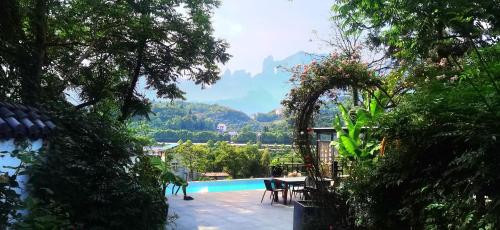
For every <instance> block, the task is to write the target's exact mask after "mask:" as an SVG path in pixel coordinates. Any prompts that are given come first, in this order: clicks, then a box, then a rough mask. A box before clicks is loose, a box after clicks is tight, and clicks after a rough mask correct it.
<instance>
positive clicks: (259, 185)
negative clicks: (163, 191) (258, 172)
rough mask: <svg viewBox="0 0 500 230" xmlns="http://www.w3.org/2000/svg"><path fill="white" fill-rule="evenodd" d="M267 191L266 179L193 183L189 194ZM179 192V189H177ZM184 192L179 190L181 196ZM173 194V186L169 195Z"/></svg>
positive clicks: (188, 188)
mask: <svg viewBox="0 0 500 230" xmlns="http://www.w3.org/2000/svg"><path fill="white" fill-rule="evenodd" d="M257 189H265V186H264V179H241V180H218V181H191V182H189V186H188V187H187V193H197V192H229V191H244V190H257ZM176 190H177V188H176ZM181 193H182V191H181V190H179V194H181ZM169 194H172V185H169V186H168V187H167V195H169Z"/></svg>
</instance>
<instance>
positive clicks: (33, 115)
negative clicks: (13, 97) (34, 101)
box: [0, 102, 56, 140]
mask: <svg viewBox="0 0 500 230" xmlns="http://www.w3.org/2000/svg"><path fill="white" fill-rule="evenodd" d="M55 128H56V125H55V124H54V123H53V122H52V121H51V120H50V118H49V117H48V116H47V115H46V114H44V113H43V112H42V110H40V109H37V108H34V107H31V106H24V105H20V104H13V103H8V102H0V140H4V139H10V138H16V139H17V138H30V139H38V138H44V137H46V136H48V135H49V134H50V131H52V130H53V129H55Z"/></svg>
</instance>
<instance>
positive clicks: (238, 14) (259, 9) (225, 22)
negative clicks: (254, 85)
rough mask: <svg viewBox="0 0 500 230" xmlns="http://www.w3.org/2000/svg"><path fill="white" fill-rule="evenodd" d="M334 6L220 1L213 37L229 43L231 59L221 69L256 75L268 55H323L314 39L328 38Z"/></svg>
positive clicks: (311, 1)
mask: <svg viewBox="0 0 500 230" xmlns="http://www.w3.org/2000/svg"><path fill="white" fill-rule="evenodd" d="M333 3H334V2H333V1H329V0H223V1H222V5H221V6H220V7H219V8H218V9H216V10H215V12H214V15H213V26H214V34H215V36H216V37H218V38H223V39H225V40H227V41H228V42H229V44H230V45H231V47H230V49H229V53H230V54H232V55H233V58H232V59H231V60H230V61H229V62H228V63H227V64H226V65H225V66H224V67H222V70H225V69H230V70H233V71H234V70H240V69H244V70H246V71H248V72H251V73H252V74H256V73H259V72H260V71H261V70H262V61H263V60H264V59H265V58H266V57H267V56H269V55H272V56H273V57H274V59H275V60H280V59H283V58H285V57H288V56H290V55H292V54H294V53H296V52H298V51H305V52H310V53H325V52H326V51H325V49H324V47H322V44H321V42H318V41H317V40H318V39H317V36H319V37H320V38H327V37H328V34H329V33H330V31H331V30H330V27H331V23H330V21H329V18H330V8H331V6H332V5H333ZM313 31H317V33H318V35H315V34H314V33H313ZM311 40H312V41H311Z"/></svg>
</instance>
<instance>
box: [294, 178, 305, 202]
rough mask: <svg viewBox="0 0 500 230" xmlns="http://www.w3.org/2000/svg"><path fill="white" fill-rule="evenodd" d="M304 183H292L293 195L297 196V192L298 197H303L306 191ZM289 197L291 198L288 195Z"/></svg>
mask: <svg viewBox="0 0 500 230" xmlns="http://www.w3.org/2000/svg"><path fill="white" fill-rule="evenodd" d="M304 185H305V182H304V184H303V185H293V186H292V195H293V197H297V194H299V199H302V198H303V197H304V193H305V192H306V190H305V186H304ZM290 199H291V197H290Z"/></svg>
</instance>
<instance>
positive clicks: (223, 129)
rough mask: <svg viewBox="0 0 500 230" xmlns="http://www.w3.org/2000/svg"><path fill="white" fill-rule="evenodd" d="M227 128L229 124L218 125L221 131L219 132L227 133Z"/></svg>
mask: <svg viewBox="0 0 500 230" xmlns="http://www.w3.org/2000/svg"><path fill="white" fill-rule="evenodd" d="M226 130H227V126H226V125H225V124H222V123H220V124H218V125H217V131H219V133H225V132H226Z"/></svg>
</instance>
